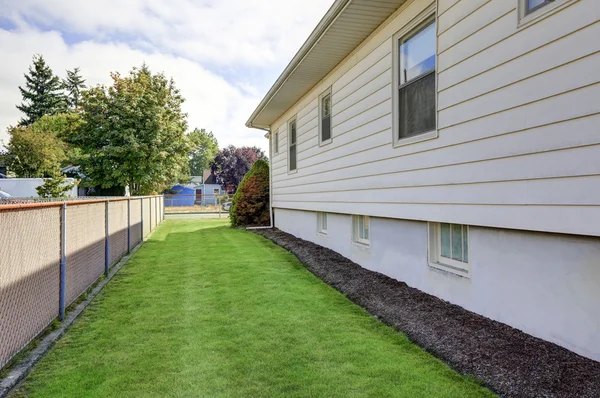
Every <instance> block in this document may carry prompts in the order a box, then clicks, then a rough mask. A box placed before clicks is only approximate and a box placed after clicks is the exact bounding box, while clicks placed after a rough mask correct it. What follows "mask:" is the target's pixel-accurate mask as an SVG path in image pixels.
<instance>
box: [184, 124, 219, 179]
mask: <svg viewBox="0 0 600 398" xmlns="http://www.w3.org/2000/svg"><path fill="white" fill-rule="evenodd" d="M189 139H190V140H191V141H192V145H193V148H194V149H193V151H192V154H191V156H190V173H191V174H192V175H193V176H201V175H203V172H204V170H206V169H208V168H210V166H211V164H212V162H213V160H214V159H215V156H216V155H217V153H218V152H219V143H218V142H217V139H216V137H215V136H214V135H213V133H212V132H207V131H206V130H204V129H201V130H199V129H194V131H192V132H191V133H190V134H189Z"/></svg>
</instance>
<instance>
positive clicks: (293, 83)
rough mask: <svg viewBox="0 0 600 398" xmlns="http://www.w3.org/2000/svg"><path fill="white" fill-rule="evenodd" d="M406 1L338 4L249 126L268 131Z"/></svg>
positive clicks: (340, 1) (366, 0)
mask: <svg viewBox="0 0 600 398" xmlns="http://www.w3.org/2000/svg"><path fill="white" fill-rule="evenodd" d="M405 1H406V0H337V1H336V2H335V3H334V4H333V5H332V6H331V8H330V9H329V11H327V14H325V16H324V17H323V19H322V20H321V22H319V25H317V27H316V28H315V30H314V31H313V32H312V34H311V35H310V37H309V38H308V39H307V40H306V42H305V43H304V45H303V46H302V47H301V48H300V50H299V51H298V53H297V54H296V55H295V56H294V58H293V59H292V61H291V62H290V64H289V65H288V66H287V67H286V68H285V70H284V71H283V73H282V74H281V76H280V77H279V78H278V79H277V81H276V82H275V84H273V87H271V89H270V90H269V92H268V93H267V95H266V96H265V98H263V100H262V101H261V102H260V104H259V105H258V107H257V108H256V110H255V111H254V113H253V114H252V116H251V117H250V119H249V120H248V122H247V123H246V126H248V127H255V128H262V129H267V128H269V126H271V125H272V124H273V123H274V122H275V120H277V119H278V118H279V117H280V116H281V115H282V114H283V113H284V112H286V111H287V110H288V109H289V108H291V107H292V106H293V105H294V104H295V103H296V102H297V101H298V100H300V98H302V97H303V96H304V95H305V94H306V93H307V92H308V91H309V90H310V89H311V88H313V87H314V86H315V85H316V84H317V83H318V82H319V81H321V80H322V79H323V78H324V77H325V76H327V74H328V73H329V72H330V71H331V70H333V69H334V68H335V67H336V66H337V65H338V64H339V63H340V62H341V61H343V60H344V59H345V58H346V57H347V56H348V55H349V54H350V53H351V52H352V51H353V50H354V49H355V48H356V47H358V46H359V45H360V44H361V43H362V42H363V41H364V40H365V39H366V38H367V37H369V35H370V34H371V33H373V31H375V29H377V27H379V25H381V24H382V23H383V22H384V21H385V20H386V19H387V18H388V17H389V16H390V15H392V14H393V13H394V12H395V11H396V10H397V9H398V8H399V7H400V6H401V5H402V4H403V3H404V2H405Z"/></svg>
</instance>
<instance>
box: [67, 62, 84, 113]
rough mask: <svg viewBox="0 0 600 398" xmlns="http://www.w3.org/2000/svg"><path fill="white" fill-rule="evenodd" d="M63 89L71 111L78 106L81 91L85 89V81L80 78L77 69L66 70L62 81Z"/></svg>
mask: <svg viewBox="0 0 600 398" xmlns="http://www.w3.org/2000/svg"><path fill="white" fill-rule="evenodd" d="M62 86H63V89H64V90H65V91H66V92H67V102H68V104H69V107H70V108H71V109H75V108H77V107H78V106H79V100H80V99H81V91H82V90H84V89H85V88H87V86H86V85H85V79H84V78H83V77H81V75H80V73H79V68H75V69H73V70H67V78H66V79H65V80H63V83H62Z"/></svg>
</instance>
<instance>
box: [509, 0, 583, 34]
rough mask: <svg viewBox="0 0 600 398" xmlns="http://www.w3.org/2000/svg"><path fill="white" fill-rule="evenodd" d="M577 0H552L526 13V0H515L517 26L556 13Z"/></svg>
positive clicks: (520, 26)
mask: <svg viewBox="0 0 600 398" xmlns="http://www.w3.org/2000/svg"><path fill="white" fill-rule="evenodd" d="M577 1H579V0H554V1H553V2H552V3H549V4H546V5H545V6H543V7H541V8H539V9H537V10H535V11H533V12H531V13H529V14H527V0H517V18H518V20H517V28H524V27H526V26H529V25H532V24H533V23H535V22H537V21H540V20H542V19H544V18H547V17H549V16H550V15H553V14H554V13H557V12H558V11H560V10H562V9H563V8H565V7H567V6H569V5H571V4H572V3H575V2H577Z"/></svg>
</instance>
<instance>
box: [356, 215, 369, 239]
mask: <svg viewBox="0 0 600 398" xmlns="http://www.w3.org/2000/svg"><path fill="white" fill-rule="evenodd" d="M352 230H353V232H352V240H353V241H354V243H358V244H360V245H363V246H369V245H370V244H371V236H370V235H371V231H370V220H369V216H352Z"/></svg>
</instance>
